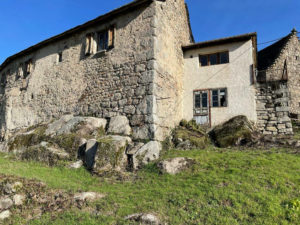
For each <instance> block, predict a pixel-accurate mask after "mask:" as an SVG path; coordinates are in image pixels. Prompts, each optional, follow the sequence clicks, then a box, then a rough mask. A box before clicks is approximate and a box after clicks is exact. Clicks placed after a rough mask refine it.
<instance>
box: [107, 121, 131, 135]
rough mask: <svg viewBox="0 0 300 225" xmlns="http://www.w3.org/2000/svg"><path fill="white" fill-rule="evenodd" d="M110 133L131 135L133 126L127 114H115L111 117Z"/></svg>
mask: <svg viewBox="0 0 300 225" xmlns="http://www.w3.org/2000/svg"><path fill="white" fill-rule="evenodd" d="M107 132H108V133H110V134H119V135H130V134H131V127H130V125H129V120H128V118H127V117H126V116H115V117H112V118H111V119H110V122H109V127H108V131H107Z"/></svg>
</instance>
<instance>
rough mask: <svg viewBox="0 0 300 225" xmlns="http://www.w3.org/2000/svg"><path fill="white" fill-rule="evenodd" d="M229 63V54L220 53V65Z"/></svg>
mask: <svg viewBox="0 0 300 225" xmlns="http://www.w3.org/2000/svg"><path fill="white" fill-rule="evenodd" d="M224 63H229V52H221V53H220V64H224Z"/></svg>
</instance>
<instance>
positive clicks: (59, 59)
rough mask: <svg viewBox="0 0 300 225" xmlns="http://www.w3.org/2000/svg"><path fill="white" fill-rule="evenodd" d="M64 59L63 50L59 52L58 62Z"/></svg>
mask: <svg viewBox="0 0 300 225" xmlns="http://www.w3.org/2000/svg"><path fill="white" fill-rule="evenodd" d="M62 60H63V55H62V52H59V53H58V62H62Z"/></svg>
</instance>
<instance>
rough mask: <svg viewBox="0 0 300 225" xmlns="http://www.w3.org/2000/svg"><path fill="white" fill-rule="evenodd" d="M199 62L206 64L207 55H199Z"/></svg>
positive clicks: (202, 64)
mask: <svg viewBox="0 0 300 225" xmlns="http://www.w3.org/2000/svg"><path fill="white" fill-rule="evenodd" d="M200 64H201V66H208V59H207V55H200Z"/></svg>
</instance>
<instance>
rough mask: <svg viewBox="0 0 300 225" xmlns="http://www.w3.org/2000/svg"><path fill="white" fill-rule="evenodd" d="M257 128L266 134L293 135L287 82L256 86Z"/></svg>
mask: <svg viewBox="0 0 300 225" xmlns="http://www.w3.org/2000/svg"><path fill="white" fill-rule="evenodd" d="M256 105H257V118H258V121H257V128H258V129H259V130H260V131H261V132H263V133H264V134H274V135H276V134H292V133H293V129H292V123H291V119H290V117H289V110H290V108H289V89H288V84H287V82H285V81H278V82H268V83H262V84H259V83H258V84H256Z"/></svg>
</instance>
